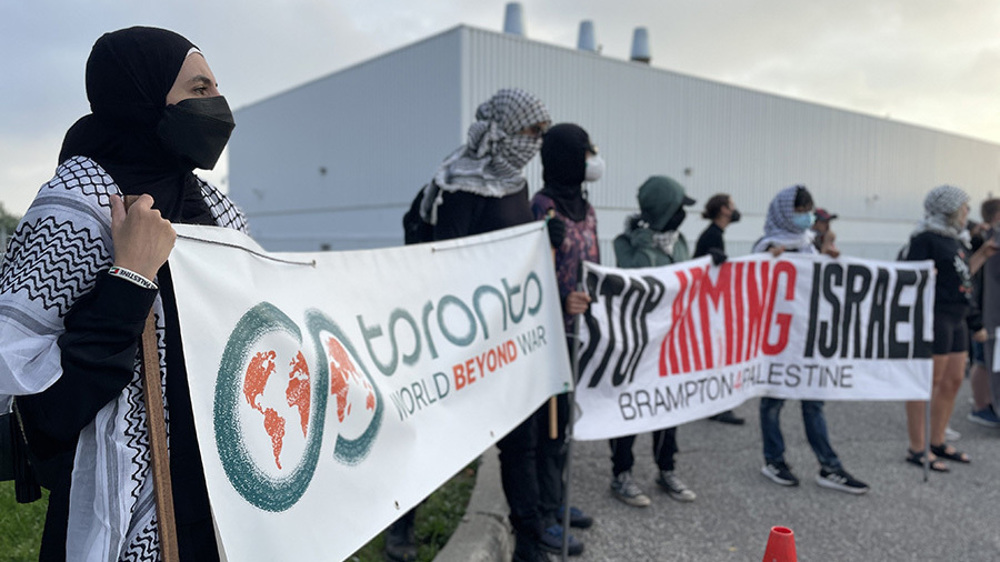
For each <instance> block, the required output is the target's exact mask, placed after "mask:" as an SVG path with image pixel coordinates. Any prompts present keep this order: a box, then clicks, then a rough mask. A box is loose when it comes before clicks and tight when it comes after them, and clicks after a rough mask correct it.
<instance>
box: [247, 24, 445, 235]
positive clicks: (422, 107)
mask: <svg viewBox="0 0 1000 562" xmlns="http://www.w3.org/2000/svg"><path fill="white" fill-rule="evenodd" d="M460 56H461V48H460V45H459V36H458V33H457V32H453V33H446V34H443V35H438V36H435V37H432V38H430V39H427V40H424V41H421V42H419V43H416V44H414V45H411V46H409V47H407V48H405V49H401V50H397V51H394V52H392V53H389V54H386V55H383V56H381V57H378V58H376V59H373V60H370V61H367V62H365V63H362V64H359V65H357V66H354V67H351V68H348V69H346V70H343V71H340V72H337V73H335V74H332V75H330V76H327V77H325V78H322V79H320V80H317V81H315V82H312V83H309V84H306V85H304V86H300V87H298V88H295V89H293V90H291V91H289V92H286V93H283V94H280V95H278V96H275V97H273V98H270V99H267V100H264V101H262V102H259V103H256V104H254V105H251V106H249V107H245V108H241V109H239V110H237V111H236V112H235V116H236V122H237V127H236V130H235V131H234V133H233V139H232V141H231V143H230V182H229V183H230V190H231V194H232V196H233V198H234V199H235V200H236V202H237V203H238V204H239V205H240V206H241V207H242V208H243V209H244V210H245V212H246V213H247V214H248V216H249V218H250V221H251V230H252V233H253V235H254V238H256V239H257V240H258V242H260V243H261V244H262V245H263V246H264V247H265V248H267V249H269V250H299V251H301V250H319V249H323V248H326V249H333V250H345V249H355V248H370V247H378V246H391V245H398V244H401V243H402V234H401V233H402V229H401V227H400V218H401V217H402V215H403V213H404V212H405V211H406V209H407V208H409V204H410V201H411V200H412V198H413V196H414V195H415V194H416V192H417V189H419V188H420V186H421V185H423V183H426V182H427V181H428V180H429V179H430V177H431V175H432V174H433V171H434V168H435V165H436V163H438V162H440V161H441V160H442V159H443V158H444V157H445V156H446V155H447V154H448V153H449V152H451V151H452V150H454V148H455V147H456V146H458V144H460V139H461V138H462V130H461V128H460V125H459V120H460V117H459V113H460V111H461V98H460V92H461V88H460V76H459V69H460V64H459V60H460Z"/></svg>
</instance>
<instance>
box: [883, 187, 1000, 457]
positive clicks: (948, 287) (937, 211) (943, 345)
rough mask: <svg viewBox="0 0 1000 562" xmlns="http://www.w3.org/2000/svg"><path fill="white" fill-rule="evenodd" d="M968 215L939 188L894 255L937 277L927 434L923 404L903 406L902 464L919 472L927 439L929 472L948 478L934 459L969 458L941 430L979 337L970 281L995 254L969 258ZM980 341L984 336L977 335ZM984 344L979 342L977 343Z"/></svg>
mask: <svg viewBox="0 0 1000 562" xmlns="http://www.w3.org/2000/svg"><path fill="white" fill-rule="evenodd" d="M968 215H969V196H968V195H967V194H966V193H965V192H964V191H962V190H961V189H959V188H957V187H953V186H950V185H942V186H939V187H935V188H934V189H932V190H931V191H930V192H929V193H928V194H927V196H926V197H925V198H924V219H923V220H922V221H921V222H920V224H919V225H918V226H917V228H916V230H914V231H913V234H911V235H910V241H909V243H908V244H907V245H906V247H904V248H903V250H902V252H900V258H901V259H903V260H907V261H920V260H934V267H935V269H936V271H937V277H936V280H935V286H934V344H933V346H934V347H933V351H932V356H931V360H932V361H933V380H934V386H933V387H932V390H931V434H930V436H926V435H925V434H924V426H925V423H926V418H925V411H924V410H925V408H926V406H927V403H926V402H918V401H913V402H907V403H906V427H907V431H908V433H909V439H910V447H909V450H908V451H907V453H906V461H907V462H909V463H911V464H916V465H918V466H922V465H923V462H924V449H925V448H926V441H925V439H927V438H929V439H930V449H931V458H930V469H931V470H933V471H936V472H948V465H946V464H945V463H944V462H942V461H941V460H940V459H942V458H943V459H947V460H950V461H956V462H960V463H969V462H972V460H971V459H970V458H969V455H967V454H965V453H963V452H961V451H959V450H957V449H955V447H953V446H952V445H950V444H948V443H946V442H945V428H946V427H947V426H948V420H949V418H951V413H952V410H953V409H954V407H955V395H956V394H958V389H959V387H961V386H962V378H963V374H964V372H965V362H966V360H967V358H968V349H969V329H970V328H971V329H972V331H979V330H980V329H981V328H982V323H981V321H979V316H978V314H976V315H973V316H971V318H972V319H973V322H974V325H972V326H970V325H969V320H970V315H971V314H972V312H973V311H974V310H975V300H974V298H973V294H972V275H973V274H975V273H976V271H978V270H979V267H981V266H982V264H983V262H984V261H986V259H987V258H988V257H989V256H991V255H992V254H993V253H994V252H995V251H996V245H995V243H994V242H993V241H992V240H990V241H988V242H986V243H984V244H983V245H982V247H981V248H980V249H979V250H978V251H977V252H976V253H975V254H973V255H972V256H971V257H970V255H969V254H970V252H969V249H968V248H967V247H966V245H965V242H964V241H963V240H962V238H961V234H962V230H964V228H965V220H966V219H967V218H968ZM981 335H982V336H985V334H981ZM981 339H984V338H981Z"/></svg>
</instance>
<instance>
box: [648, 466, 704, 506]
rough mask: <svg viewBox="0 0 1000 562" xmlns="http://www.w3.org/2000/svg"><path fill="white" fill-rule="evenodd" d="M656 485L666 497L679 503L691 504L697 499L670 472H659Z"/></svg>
mask: <svg viewBox="0 0 1000 562" xmlns="http://www.w3.org/2000/svg"><path fill="white" fill-rule="evenodd" d="M656 483H657V484H658V485H659V486H660V488H663V491H664V492H666V493H667V495H668V496H670V497H671V498H673V499H675V500H677V501H679V502H693V501H694V500H695V498H697V497H698V496H697V495H696V494H695V493H694V492H692V491H691V489H690V488H688V487H687V485H686V484H684V482H682V481H681V479H680V478H678V477H677V475H676V474H674V471H672V470H661V471H660V476H659V478H657V479H656Z"/></svg>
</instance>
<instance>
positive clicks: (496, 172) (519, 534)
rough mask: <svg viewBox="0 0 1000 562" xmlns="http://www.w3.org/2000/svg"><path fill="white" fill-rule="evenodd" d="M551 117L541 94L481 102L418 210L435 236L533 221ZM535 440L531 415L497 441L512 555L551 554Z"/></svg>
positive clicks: (403, 539)
mask: <svg viewBox="0 0 1000 562" xmlns="http://www.w3.org/2000/svg"><path fill="white" fill-rule="evenodd" d="M551 123H552V119H551V118H550V117H549V112H548V109H546V108H545V105H544V104H542V102H541V100H539V99H538V98H537V97H535V96H534V95H532V94H530V93H528V92H526V91H524V90H521V89H517V88H508V89H503V90H500V91H498V92H497V93H496V94H494V95H493V97H491V98H490V99H488V100H486V101H485V102H483V103H482V104H480V106H479V108H478V109H476V120H475V122H474V123H473V124H472V125H471V126H470V127H469V131H468V136H467V142H466V144H464V145H462V146H460V147H459V148H458V149H457V150H455V151H454V152H453V153H452V154H451V155H450V156H448V157H447V158H446V159H445V161H444V162H443V163H442V164H441V166H440V168H438V171H437V173H436V174H435V175H434V178H433V179H432V180H431V182H430V183H428V184H427V186H426V187H425V188H424V191H423V196H422V202H421V205H420V216H421V218H422V219H423V220H424V221H425V222H426V223H428V224H430V225H432V228H433V238H434V240H449V239H452V238H458V237H461V236H471V235H473V234H482V233H485V232H491V231H494V230H499V229H502V228H507V227H510V226H516V225H519V224H525V223H528V222H531V221H533V220H534V217H533V216H532V214H531V205H530V204H529V202H528V182H527V180H526V179H525V178H524V176H523V175H522V173H521V171H522V169H523V168H524V166H526V165H527V164H528V162H529V161H530V160H531V159H532V158H534V157H535V155H536V154H538V150H539V149H540V148H541V145H542V135H543V134H544V133H545V132H546V131H547V130H548V128H549V125H551ZM553 222H555V221H553ZM558 226H562V225H561V224H558ZM564 235H565V228H558V227H557V225H556V224H551V223H550V228H549V236H550V238H552V245H553V246H554V247H555V246H558V245H559V244H561V243H562V236H564ZM537 445H538V434H537V431H536V427H535V420H534V418H533V417H529V418H528V419H527V420H525V421H524V422H523V423H521V425H519V426H518V427H516V428H514V430H513V431H511V432H510V433H508V434H507V435H506V436H505V437H503V438H502V439H500V441H499V442H498V443H497V446H498V447H499V448H500V478H501V481H502V484H503V490H504V495H506V497H507V504H508V506H509V507H510V511H511V513H510V521H511V524H512V525H513V527H514V531H515V533H516V544H515V548H514V560H526V561H527V560H531V561H534V560H547V557H546V555H545V553H544V552H543V551H542V550H541V549H542V547H543V545H542V543H541V541H542V537H543V533H544V528H543V525H542V518H541V514H540V512H539V507H538V501H539V498H538V476H537V469H536V464H535V463H536V455H535V452H536V451H535V449H536V447H537ZM412 526H413V514H412V512H411V513H409V514H407V515H405V516H404V517H402V518H400V520H399V521H397V523H394V524H393V526H392V527H391V528H390V530H389V536H387V537H386V543H387V548H386V554H387V555H389V556H390V557H391V558H395V559H400V558H403V559H408V558H409V553H410V552H413V553H414V554H415V550H416V549H415V548H412V549H411V545H412ZM390 543H393V544H392V546H390ZM560 544H561V543H560Z"/></svg>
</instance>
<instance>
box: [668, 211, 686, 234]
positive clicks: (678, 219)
mask: <svg viewBox="0 0 1000 562" xmlns="http://www.w3.org/2000/svg"><path fill="white" fill-rule="evenodd" d="M686 216H687V211H685V210H684V208H683V207H681V208H680V209H677V212H676V213H674V216H672V217H670V220H668V221H667V224H666V225H664V226H663V232H672V231H674V230H677V229H678V228H679V227H680V226H681V223H682V222H684V217H686Z"/></svg>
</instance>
